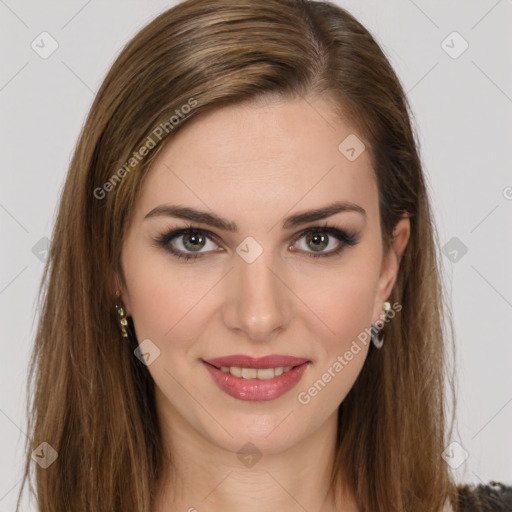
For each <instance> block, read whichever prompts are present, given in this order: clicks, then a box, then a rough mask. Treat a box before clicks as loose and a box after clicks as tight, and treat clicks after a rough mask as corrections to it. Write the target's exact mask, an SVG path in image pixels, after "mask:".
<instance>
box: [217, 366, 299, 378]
mask: <svg viewBox="0 0 512 512" xmlns="http://www.w3.org/2000/svg"><path fill="white" fill-rule="evenodd" d="M292 368H293V366H284V367H283V366H278V367H277V368H239V367H238V366H221V367H220V369H221V370H222V371H223V372H224V373H231V375H233V376H234V377H241V378H242V379H261V380H268V379H273V378H274V377H277V376H279V375H282V374H283V373H284V372H288V371H290V370H291V369H292Z"/></svg>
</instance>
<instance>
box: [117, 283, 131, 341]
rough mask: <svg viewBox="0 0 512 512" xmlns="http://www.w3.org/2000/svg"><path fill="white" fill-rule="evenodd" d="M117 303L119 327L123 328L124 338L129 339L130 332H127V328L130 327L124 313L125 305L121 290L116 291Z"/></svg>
mask: <svg viewBox="0 0 512 512" xmlns="http://www.w3.org/2000/svg"><path fill="white" fill-rule="evenodd" d="M116 296H117V302H116V311H117V315H118V320H119V327H120V328H121V334H122V336H123V338H128V331H127V330H126V326H127V325H128V320H126V315H125V313H124V308H123V305H122V304H121V299H120V298H119V297H120V293H119V290H116Z"/></svg>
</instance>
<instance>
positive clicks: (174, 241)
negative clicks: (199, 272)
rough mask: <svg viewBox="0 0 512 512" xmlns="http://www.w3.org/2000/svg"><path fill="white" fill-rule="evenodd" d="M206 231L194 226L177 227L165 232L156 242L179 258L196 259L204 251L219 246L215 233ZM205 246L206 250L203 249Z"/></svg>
mask: <svg viewBox="0 0 512 512" xmlns="http://www.w3.org/2000/svg"><path fill="white" fill-rule="evenodd" d="M206 233H208V232H207V231H205V230H204V229H199V228H193V227H189V228H185V229H176V230H174V231H170V232H168V233H164V234H163V235H161V236H160V237H159V238H158V239H157V240H155V242H156V244H157V245H158V246H159V247H163V248H164V249H166V250H167V251H168V252H170V253H171V254H172V255H174V256H176V257H177V258H184V259H185V260H190V259H196V258H198V257H200V256H201V254H202V253H204V252H210V251H212V250H215V247H217V244H215V243H214V242H213V234H209V235H207V234H206ZM209 244H210V245H209ZM204 248H206V250H204V251H202V249H204ZM189 251H190V252H189ZM194 253H197V254H194Z"/></svg>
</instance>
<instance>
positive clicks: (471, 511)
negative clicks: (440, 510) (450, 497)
mask: <svg viewBox="0 0 512 512" xmlns="http://www.w3.org/2000/svg"><path fill="white" fill-rule="evenodd" d="M454 510H455V511H456V512H512V486H509V485H504V484H502V483H500V482H493V481H491V482H489V484H488V485H478V486H476V487H475V486H474V485H471V486H470V485H467V484H466V485H458V486H457V503H456V504H454Z"/></svg>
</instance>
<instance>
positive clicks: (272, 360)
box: [203, 354, 309, 368]
mask: <svg viewBox="0 0 512 512" xmlns="http://www.w3.org/2000/svg"><path fill="white" fill-rule="evenodd" d="M203 361H204V362H205V363H209V364H212V365H213V366H218V367H220V366H235V367H238V368H278V367H280V366H283V367H285V366H299V365H301V364H303V363H307V362H309V359H304V358H303V357H294V356H283V355H279V354H270V355H268V356H263V357H251V356H246V355H243V354H235V355H232V356H225V357H215V358H212V359H203Z"/></svg>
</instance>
